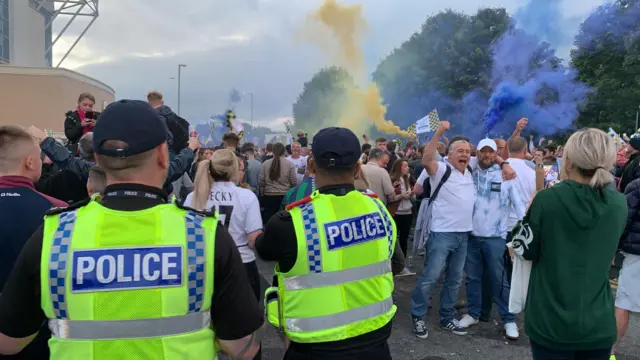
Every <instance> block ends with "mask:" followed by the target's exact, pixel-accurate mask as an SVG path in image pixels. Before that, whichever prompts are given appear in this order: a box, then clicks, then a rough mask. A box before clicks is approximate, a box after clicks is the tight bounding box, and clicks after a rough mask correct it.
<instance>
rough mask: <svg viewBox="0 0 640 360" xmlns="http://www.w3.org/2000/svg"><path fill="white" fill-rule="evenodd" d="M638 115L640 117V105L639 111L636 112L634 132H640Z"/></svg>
mask: <svg viewBox="0 0 640 360" xmlns="http://www.w3.org/2000/svg"><path fill="white" fill-rule="evenodd" d="M638 115H640V105H638V110H636V128H635V129H633V130H634V131H638Z"/></svg>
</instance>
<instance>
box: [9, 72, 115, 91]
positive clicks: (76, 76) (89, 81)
mask: <svg viewBox="0 0 640 360" xmlns="http://www.w3.org/2000/svg"><path fill="white" fill-rule="evenodd" d="M0 74H12V75H34V76H62V77H66V78H69V79H72V80H76V81H80V82H83V83H85V84H88V85H92V86H95V87H98V88H101V89H102V90H104V91H107V92H109V93H111V95H113V96H114V97H115V95H116V91H115V90H114V89H113V88H112V87H111V86H109V85H107V84H105V83H103V82H102V81H100V80H97V79H94V78H92V77H89V76H86V75H83V74H81V73H79V72H76V71H73V70H69V69H65V68H54V67H51V68H50V67H28V66H15V65H0Z"/></svg>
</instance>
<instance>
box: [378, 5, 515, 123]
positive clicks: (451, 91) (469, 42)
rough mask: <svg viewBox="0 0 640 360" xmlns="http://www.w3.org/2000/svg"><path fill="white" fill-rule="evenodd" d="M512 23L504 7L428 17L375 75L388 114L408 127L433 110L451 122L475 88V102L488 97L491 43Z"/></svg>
mask: <svg viewBox="0 0 640 360" xmlns="http://www.w3.org/2000/svg"><path fill="white" fill-rule="evenodd" d="M509 26H510V23H509V18H508V15H507V12H506V11H505V9H501V8H500V9H492V8H486V9H481V10H479V11H478V12H477V13H476V14H475V15H473V16H469V15H465V14H462V13H458V12H455V11H452V10H447V11H444V12H440V13H438V14H436V15H435V16H431V17H429V18H427V19H426V21H425V23H424V24H423V25H422V28H421V30H420V32H417V33H415V34H413V35H412V36H411V38H409V40H407V41H405V42H404V43H403V44H402V45H401V46H400V47H399V48H397V49H395V50H394V51H393V52H392V53H391V54H389V55H388V56H387V57H386V58H384V59H383V60H382V61H381V62H380V64H379V65H378V67H377V68H376V70H375V72H374V73H373V79H374V81H375V82H376V83H378V85H379V86H380V87H381V88H382V97H383V98H384V101H385V103H386V105H387V108H388V110H387V114H389V115H388V117H389V118H392V119H395V120H396V122H397V124H398V125H399V126H400V127H403V128H404V127H407V126H409V125H410V124H411V123H413V122H415V121H416V120H417V119H419V118H421V117H423V116H425V115H426V114H427V113H428V112H430V111H431V110H433V109H434V108H437V109H438V112H439V113H440V115H441V117H446V118H447V119H449V120H453V118H452V117H453V116H454V114H457V116H458V117H461V118H463V117H465V116H468V114H462V113H461V112H460V111H459V110H460V105H461V104H462V103H463V99H464V98H465V96H467V95H468V94H470V93H471V92H472V91H474V90H476V93H475V94H474V96H467V98H468V99H471V98H473V99H474V103H475V102H477V100H476V99H483V100H484V99H488V95H489V93H490V92H489V86H490V79H491V70H492V60H491V58H492V55H493V53H492V48H491V45H492V43H493V42H494V41H495V40H496V39H498V38H499V37H500V36H501V35H502V34H503V33H504V32H505V30H506V29H508V28H509ZM476 107H477V108H478V109H479V108H481V107H482V106H476ZM485 107H486V100H485ZM480 111H481V110H480ZM467 120H468V119H465V120H464V121H462V120H461V121H455V122H453V121H452V122H453V125H454V130H455V131H456V132H464V131H465V130H467V129H466V128H467V127H469V126H471V125H469V126H467V125H466V124H465V123H466V121H467ZM478 120H479V119H478Z"/></svg>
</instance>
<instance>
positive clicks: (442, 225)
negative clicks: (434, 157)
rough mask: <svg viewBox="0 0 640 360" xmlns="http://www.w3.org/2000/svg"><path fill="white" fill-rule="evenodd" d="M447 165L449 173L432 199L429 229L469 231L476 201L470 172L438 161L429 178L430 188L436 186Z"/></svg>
mask: <svg viewBox="0 0 640 360" xmlns="http://www.w3.org/2000/svg"><path fill="white" fill-rule="evenodd" d="M447 166H450V167H451V175H449V179H448V180H447V181H446V182H445V183H444V184H443V185H442V188H440V193H438V197H437V198H436V199H435V200H434V201H433V209H432V211H431V215H432V218H431V231H433V232H467V231H471V230H473V222H472V219H473V206H474V204H475V202H476V188H475V186H474V185H473V178H472V177H471V172H470V171H469V170H468V169H465V170H464V173H461V172H460V171H458V170H457V169H456V168H454V167H453V166H451V165H449V164H447V163H445V162H438V170H437V171H436V173H435V175H434V176H431V177H430V179H429V181H430V183H431V189H435V188H436V187H437V186H438V183H439V182H440V180H441V179H442V177H443V176H444V173H445V171H446V169H447Z"/></svg>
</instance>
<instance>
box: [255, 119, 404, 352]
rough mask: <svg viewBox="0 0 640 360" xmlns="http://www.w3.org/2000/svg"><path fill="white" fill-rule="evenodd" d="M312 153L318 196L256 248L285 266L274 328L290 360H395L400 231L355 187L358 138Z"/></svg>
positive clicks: (269, 229)
mask: <svg viewBox="0 0 640 360" xmlns="http://www.w3.org/2000/svg"><path fill="white" fill-rule="evenodd" d="M312 149H313V150H312V153H313V158H314V161H315V164H316V168H317V169H316V178H315V181H316V186H317V188H318V190H317V191H315V192H314V193H313V194H312V195H311V196H310V197H307V198H305V199H303V200H301V201H298V202H296V203H293V204H291V205H289V206H288V207H287V209H288V211H281V212H279V213H277V214H276V215H275V216H273V217H272V218H271V219H270V220H269V222H268V223H267V226H266V229H265V232H264V234H263V235H261V236H259V237H258V239H257V241H256V250H257V251H258V254H259V255H260V256H261V257H262V258H264V259H265V260H271V261H277V263H278V265H277V267H276V273H275V278H276V279H275V281H276V282H277V284H274V287H272V288H270V289H268V290H267V292H266V294H265V299H266V307H267V312H268V315H267V317H268V320H269V322H270V323H271V324H272V325H274V326H276V327H277V328H279V329H281V330H282V331H283V332H284V333H285V334H286V336H287V337H288V339H289V340H290V342H291V343H290V345H289V347H288V349H287V351H286V354H285V357H284V359H286V360H297V359H314V360H315V359H354V360H355V359H363V360H364V359H367V360H378V359H381V360H382V359H385V360H386V359H391V354H390V350H389V346H388V344H387V339H388V338H389V336H390V334H391V320H392V318H393V316H394V314H395V312H396V306H395V305H394V304H393V299H392V297H391V296H392V292H393V275H392V269H391V261H390V259H391V257H392V255H393V249H394V247H395V238H396V228H395V223H394V222H393V220H392V219H391V215H390V214H389V212H388V211H387V209H386V207H385V206H384V205H383V204H382V202H381V201H380V200H378V199H377V198H376V197H375V195H371V194H363V193H361V192H360V191H357V190H356V189H355V187H354V180H355V174H356V172H357V171H358V170H359V169H358V166H359V165H358V159H359V158H360V143H359V141H358V138H357V137H356V135H355V134H354V133H353V132H352V131H351V130H348V129H345V128H338V127H330V128H325V129H323V130H320V131H319V132H318V133H317V134H316V135H315V137H314V138H313V148H312Z"/></svg>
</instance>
